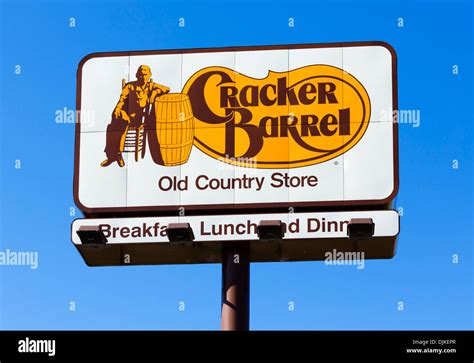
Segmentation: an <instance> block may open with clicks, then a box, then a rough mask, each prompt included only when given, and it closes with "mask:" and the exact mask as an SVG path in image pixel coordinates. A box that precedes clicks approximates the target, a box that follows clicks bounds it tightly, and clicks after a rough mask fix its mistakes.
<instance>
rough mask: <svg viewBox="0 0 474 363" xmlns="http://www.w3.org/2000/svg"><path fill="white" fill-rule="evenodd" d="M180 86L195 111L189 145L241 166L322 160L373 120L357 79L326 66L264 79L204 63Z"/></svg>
mask: <svg viewBox="0 0 474 363" xmlns="http://www.w3.org/2000/svg"><path fill="white" fill-rule="evenodd" d="M183 92H184V93H187V94H188V95H189V97H190V100H191V106H192V109H193V113H194V118H195V136H194V144H195V145H196V146H197V147H198V148H199V149H200V150H201V151H202V152H204V153H206V154H207V155H209V156H211V157H213V158H216V159H219V160H223V161H225V162H227V163H230V164H234V165H240V166H248V165H252V166H253V167H257V168H282V167H288V168H295V167H301V166H307V165H312V164H318V163H322V162H324V161H327V160H330V159H332V158H335V157H337V156H339V155H341V154H343V153H345V152H346V151H347V150H349V149H350V148H352V147H353V146H354V145H355V144H357V142H358V141H359V140H360V139H361V138H362V136H363V135H364V133H365V131H366V129H367V126H368V123H369V118H370V100H369V96H368V94H367V92H366V90H365V89H364V87H363V86H362V84H361V83H360V82H359V81H358V80H357V79H356V78H355V77H353V76H352V75H350V74H348V73H346V72H344V71H343V70H341V69H339V68H337V67H333V66H327V65H310V66H306V67H302V68H298V69H295V70H291V71H289V72H282V73H279V72H272V71H269V73H268V75H267V77H266V78H263V79H255V78H251V77H248V76H246V75H244V74H240V73H236V72H235V71H234V70H231V69H228V68H224V67H209V68H205V69H202V70H200V71H198V72H196V73H195V74H194V75H193V76H192V77H191V78H190V79H189V80H188V81H187V83H186V84H185V86H184V89H183ZM248 160H252V161H253V162H251V163H248Z"/></svg>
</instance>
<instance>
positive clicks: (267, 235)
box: [257, 220, 286, 240]
mask: <svg viewBox="0 0 474 363" xmlns="http://www.w3.org/2000/svg"><path fill="white" fill-rule="evenodd" d="M285 233H286V224H285V223H283V222H282V221H280V220H269V221H260V223H259V224H258V226H257V236H258V238H259V239H272V240H273V239H276V240H278V239H282V238H283V237H284V236H285Z"/></svg>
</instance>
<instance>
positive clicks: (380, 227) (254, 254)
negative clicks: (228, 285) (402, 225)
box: [71, 210, 399, 266]
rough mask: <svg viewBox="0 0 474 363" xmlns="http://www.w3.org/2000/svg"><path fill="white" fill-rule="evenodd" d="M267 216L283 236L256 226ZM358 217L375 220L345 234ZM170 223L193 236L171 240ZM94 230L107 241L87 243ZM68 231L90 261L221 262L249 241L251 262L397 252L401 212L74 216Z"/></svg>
mask: <svg viewBox="0 0 474 363" xmlns="http://www.w3.org/2000/svg"><path fill="white" fill-rule="evenodd" d="M269 220H271V221H281V222H282V224H283V226H284V230H285V234H284V237H283V238H282V239H265V236H263V235H262V234H260V238H261V239H260V238H259V236H258V234H257V232H258V226H259V225H260V223H261V222H262V221H269ZM361 220H362V221H370V223H373V229H372V228H365V229H361V231H362V232H363V233H362V235H361V234H355V235H354V236H351V237H350V238H349V236H348V226H349V224H352V225H354V224H355V223H356V222H357V221H361ZM172 223H173V224H175V223H180V224H181V225H182V224H184V225H186V224H189V226H190V227H191V228H192V232H193V235H194V240H193V241H192V242H191V241H185V242H170V241H169V238H168V235H167V233H166V229H167V227H168V225H170V224H172ZM94 230H95V231H97V230H100V231H101V233H100V235H103V236H105V238H106V241H105V243H104V240H100V239H98V240H97V243H93V239H92V243H91V239H90V238H89V239H88V240H86V239H84V238H82V241H81V238H80V237H79V235H81V231H94ZM350 230H354V228H351V229H350ZM364 231H370V233H369V234H367V232H364ZM71 232H72V242H73V243H74V245H75V246H76V248H77V249H78V250H79V252H80V253H81V255H82V257H83V258H84V260H85V262H86V263H87V264H88V265H89V266H118V265H159V264H185V263H219V262H221V247H222V245H223V244H230V243H239V242H241V243H248V244H249V245H250V248H251V261H252V262H277V261H312V260H329V259H332V260H344V259H347V258H352V257H354V256H358V258H364V259H382V258H392V257H393V256H394V255H395V249H396V238H397V236H398V232H399V216H398V213H397V212H395V211H392V210H379V211H360V212H319V213H291V214H283V213H281V214H268V213H266V214H249V215H225V216H190V217H146V218H109V219H77V220H75V221H74V223H73V225H72V231H71ZM78 232H79V234H78ZM364 233H366V234H365V235H364ZM89 234H90V232H89ZM354 252H358V253H360V254H357V255H354V254H353V253H354ZM350 253H352V254H350Z"/></svg>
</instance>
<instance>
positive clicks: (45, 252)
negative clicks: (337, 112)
mask: <svg viewBox="0 0 474 363" xmlns="http://www.w3.org/2000/svg"><path fill="white" fill-rule="evenodd" d="M472 10H473V9H472V4H471V2H468V1H463V2H460V1H447V0H445V1H433V2H428V1H412V0H410V1H386V2H382V1H358V2H357V3H355V2H354V3H353V2H349V1H331V2H326V1H325V2H322V1H312V2H309V1H308V2H302V1H289V0H288V1H268V2H262V1H260V2H258V4H257V3H254V2H253V1H252V2H250V1H245V2H244V1H233V2H223V1H222V2H208V1H196V2H193V3H191V2H189V3H188V2H183V1H176V2H164V1H148V2H144V1H129V2H125V1H123V2H121V1H67V2H66V1H54V2H53V1H17V0H16V1H5V0H1V1H0V115H1V116H0V250H2V251H4V250H6V249H11V250H15V251H38V252H39V266H38V269H36V270H31V269H30V268H29V267H14V266H0V328H1V329H219V328H220V287H221V280H220V279H221V274H220V265H175V266H148V267H105V268H89V267H87V266H86V265H85V263H84V262H83V260H82V258H81V257H80V255H79V254H78V252H77V251H76V249H75V248H74V247H73V245H72V243H71V242H70V224H71V222H72V220H73V219H75V218H78V217H81V214H80V212H79V211H78V210H77V212H76V216H70V208H71V207H73V206H74V202H73V198H72V180H73V146H74V125H73V124H57V123H55V112H56V110H60V109H63V108H64V107H67V108H68V109H74V107H75V92H76V79H75V74H76V69H77V65H78V63H79V61H80V60H81V58H82V57H83V56H85V55H86V54H88V53H91V52H99V51H125V50H149V49H173V48H196V47H220V46H230V45H242V46H243V45H270V44H289V43H295V44H298V43H323V42H341V41H365V40H382V41H386V42H388V43H390V44H392V45H393V46H394V47H395V49H396V51H397V53H398V60H399V68H398V71H399V107H400V109H408V110H420V112H421V124H420V126H419V127H417V128H416V127H413V125H410V124H400V125H399V126H400V127H399V131H400V192H399V195H398V197H397V200H396V207H397V208H398V207H402V208H403V212H404V213H403V216H402V217H401V233H400V236H399V240H398V250H397V255H396V256H395V258H393V259H392V260H378V261H366V265H365V269H363V270H358V269H357V268H356V267H355V266H343V267H341V266H339V267H334V266H326V265H324V263H321V262H307V263H265V264H263V263H261V264H253V265H252V266H251V323H250V326H251V329H472V328H473V292H472V291H473V267H472V266H473V263H472V262H473V240H474V238H473V237H474V235H473V211H472V209H473V172H472V170H473V169H472V167H473V141H472V139H473V136H474V135H473V108H472V101H473V97H472V96H473V92H472V85H473V74H472V65H473V62H472V61H473V52H472V49H473V47H472V40H473V39H472V31H473V11H472ZM71 17H74V18H75V22H76V24H75V25H76V26H75V27H72V28H71V27H70V26H69V19H70V18H71ZM290 17H293V18H294V19H295V20H294V21H295V27H294V28H290V27H288V18H290ZM179 18H184V19H185V24H186V26H185V27H184V28H181V27H178V20H179ZM399 18H403V27H399V26H398V24H399V20H398V19H399ZM16 65H20V66H21V74H19V75H17V74H15V66H16ZM453 65H458V67H459V74H457V75H454V74H453ZM454 159H456V160H458V162H459V168H458V169H453V168H452V163H453V160H454ZM15 160H20V161H21V169H16V168H15ZM453 254H458V256H459V263H457V264H453V262H452V260H453ZM71 301H72V302H75V307H76V309H75V311H70V309H69V308H70V302H71ZM180 301H183V302H184V303H185V310H184V311H180V310H179V309H178V304H179V302H180ZM290 301H293V302H294V304H295V310H294V311H290V310H289V309H288V303H289V302H290ZM399 301H403V302H404V310H403V311H398V309H397V303H398V302H399Z"/></svg>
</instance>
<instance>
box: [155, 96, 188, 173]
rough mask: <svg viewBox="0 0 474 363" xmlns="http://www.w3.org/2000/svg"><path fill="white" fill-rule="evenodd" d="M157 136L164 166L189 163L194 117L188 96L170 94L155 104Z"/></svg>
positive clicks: (160, 98)
mask: <svg viewBox="0 0 474 363" xmlns="http://www.w3.org/2000/svg"><path fill="white" fill-rule="evenodd" d="M154 110H155V119H156V136H157V138H158V142H159V145H160V152H161V158H162V160H163V165H165V166H174V165H181V164H184V163H185V162H187V161H188V158H189V154H190V153H191V148H192V146H193V139H194V117H193V111H192V109H191V102H189V97H188V95H185V94H181V93H168V94H165V95H163V96H160V97H158V98H156V100H155V104H154Z"/></svg>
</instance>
